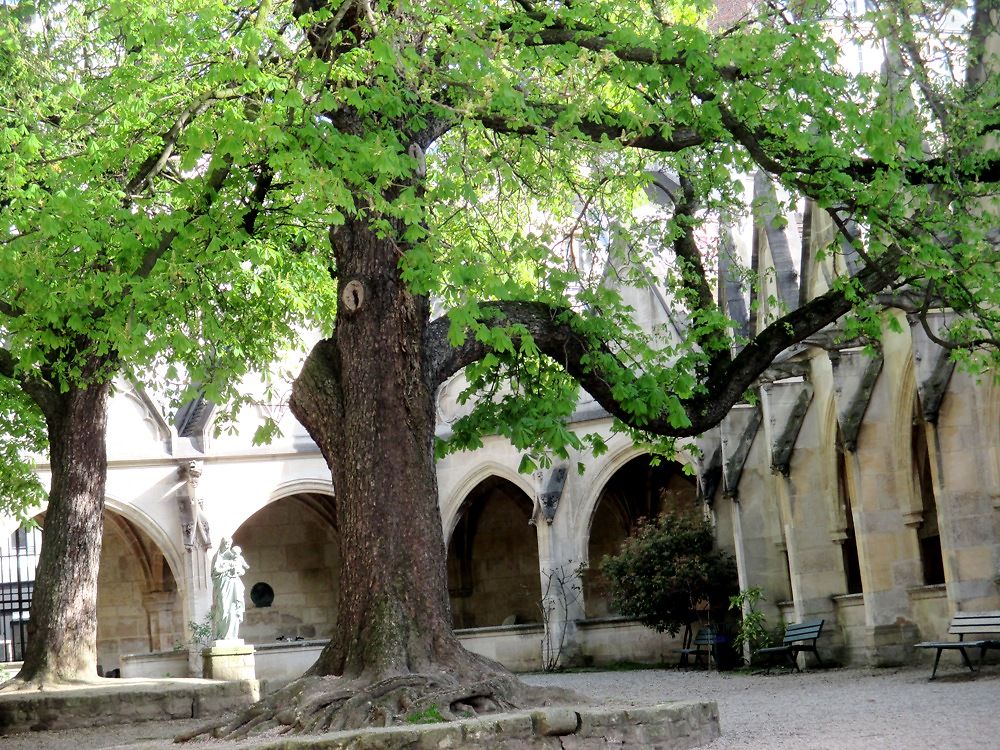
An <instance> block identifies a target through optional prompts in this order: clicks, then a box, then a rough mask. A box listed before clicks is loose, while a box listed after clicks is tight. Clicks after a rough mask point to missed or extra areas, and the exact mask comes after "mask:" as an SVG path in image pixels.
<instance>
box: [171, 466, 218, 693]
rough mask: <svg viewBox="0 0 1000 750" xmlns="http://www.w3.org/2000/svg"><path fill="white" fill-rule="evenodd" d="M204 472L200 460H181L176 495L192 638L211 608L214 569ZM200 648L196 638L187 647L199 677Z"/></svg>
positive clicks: (187, 620)
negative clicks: (202, 487)
mask: <svg viewBox="0 0 1000 750" xmlns="http://www.w3.org/2000/svg"><path fill="white" fill-rule="evenodd" d="M201 473H202V467H201V464H200V462H198V461H182V462H181V463H180V465H179V466H178V468H177V474H178V480H179V484H178V486H177V491H176V498H177V506H178V511H179V515H180V524H181V535H182V538H183V540H184V570H183V572H182V579H183V583H181V582H178V584H179V588H180V590H181V591H182V592H183V600H182V602H181V604H182V607H181V608H182V611H183V612H184V631H185V632H186V633H188V635H189V637H192V638H193V636H194V634H193V633H192V632H191V624H192V623H194V624H196V625H203V624H205V623H206V621H207V620H209V613H210V612H211V610H212V571H211V564H210V560H209V557H208V550H209V548H210V547H211V544H212V542H211V535H210V531H209V527H208V522H207V519H206V517H205V514H204V512H203V511H204V509H203V507H202V505H203V503H202V500H201V499H200V498H199V497H198V496H197V490H198V481H199V480H200V478H201ZM201 649H202V644H199V643H195V642H191V643H190V648H189V649H188V667H189V669H190V670H191V674H192V675H194V676H196V677H197V676H199V675H201V671H202V666H203V660H202V657H201Z"/></svg>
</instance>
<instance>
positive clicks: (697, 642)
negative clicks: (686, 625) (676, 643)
mask: <svg viewBox="0 0 1000 750" xmlns="http://www.w3.org/2000/svg"><path fill="white" fill-rule="evenodd" d="M688 636H689V637H690V631H689V632H688ZM718 640H719V631H718V630H716V628H715V626H714V625H706V626H705V627H703V628H699V629H698V635H696V636H695V637H694V640H691V641H689V642H687V643H685V645H684V648H676V649H674V651H676V652H677V653H679V654H680V655H681V658H680V661H678V662H677V668H678V669H680V668H681V667H687V666H692V665H690V664H689V662H688V657H690V656H694V664H693V666H695V667H697V666H698V665H699V664H701V665H703V666H704V667H705V668H706V669H707V668H708V667H709V666H710V664H711V662H712V658H713V654H714V652H715V644H716V643H718ZM706 657H707V661H702V659H704V658H706Z"/></svg>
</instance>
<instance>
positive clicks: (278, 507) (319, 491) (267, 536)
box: [231, 479, 342, 643]
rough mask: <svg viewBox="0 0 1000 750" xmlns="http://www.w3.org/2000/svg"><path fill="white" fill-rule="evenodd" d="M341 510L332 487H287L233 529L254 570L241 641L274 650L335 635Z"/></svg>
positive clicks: (311, 482) (307, 483) (311, 483)
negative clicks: (282, 643) (283, 643)
mask: <svg viewBox="0 0 1000 750" xmlns="http://www.w3.org/2000/svg"><path fill="white" fill-rule="evenodd" d="M334 502H335V501H334V493H333V487H332V486H331V484H330V482H324V481H322V480H315V479H299V480H294V481H289V482H285V483H283V484H281V485H279V486H278V487H277V488H276V489H275V490H274V491H273V492H272V493H271V494H270V495H269V496H268V498H267V500H266V502H264V503H263V504H262V505H261V506H259V507H255V508H254V509H253V512H252V513H250V514H249V515H247V516H246V517H245V518H243V519H242V520H241V521H240V522H239V523H238V525H236V527H235V528H234V529H233V531H232V534H231V535H232V539H233V542H234V544H235V545H238V546H240V547H242V552H243V556H244V558H245V559H246V561H247V564H248V565H249V570H248V571H247V573H246V575H245V576H244V579H243V580H244V584H245V586H246V617H245V619H244V621H243V625H242V627H241V637H242V638H245V639H246V640H247V641H249V642H251V643H269V642H273V641H275V640H293V639H296V640H302V639H311V638H327V637H329V636H330V635H332V633H333V626H334V623H335V622H336V614H337V606H338V601H339V590H340V589H339V585H340V584H339V582H340V576H339V573H340V570H341V559H342V557H341V540H340V533H339V531H338V528H337V517H336V507H335V504H334Z"/></svg>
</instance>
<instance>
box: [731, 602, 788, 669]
mask: <svg viewBox="0 0 1000 750" xmlns="http://www.w3.org/2000/svg"><path fill="white" fill-rule="evenodd" d="M762 599H764V592H763V591H762V590H761V589H760V588H759V587H757V586H754V587H753V588H749V589H747V590H746V591H741V592H740V593H738V594H737V595H736V596H732V597H730V599H729V608H730V609H731V610H734V611H736V612H739V613H741V615H742V619H741V620H740V627H739V630H737V632H736V637H735V638H733V646H734V648H736V649H740V650H743V651H745V652H746V651H748V652H749V653H750V654H751V655H752V654H753V653H754V651H756V650H757V649H759V648H764V647H765V646H768V645H770V642H771V635H770V633H768V630H767V618H766V617H764V613H763V612H761V611H760V610H758V609H757V602H759V601H761V600H762ZM779 637H780V636H779ZM744 659H746V657H745V656H744ZM748 663H749V662H748Z"/></svg>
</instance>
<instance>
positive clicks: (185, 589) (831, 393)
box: [0, 180, 1000, 673]
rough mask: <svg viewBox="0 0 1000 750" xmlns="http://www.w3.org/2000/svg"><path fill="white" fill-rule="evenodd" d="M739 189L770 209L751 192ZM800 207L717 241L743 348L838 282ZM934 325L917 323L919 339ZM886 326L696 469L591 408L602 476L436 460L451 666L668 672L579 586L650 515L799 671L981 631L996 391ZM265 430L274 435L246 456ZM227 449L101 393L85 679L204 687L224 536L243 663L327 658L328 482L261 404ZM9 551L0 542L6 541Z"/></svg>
mask: <svg viewBox="0 0 1000 750" xmlns="http://www.w3.org/2000/svg"><path fill="white" fill-rule="evenodd" d="M751 183H753V184H752V185H751ZM747 189H748V191H750V190H752V191H753V192H754V193H755V194H758V195H767V186H766V185H762V184H761V182H760V180H757V181H748V184H747ZM804 209H805V210H803V211H801V212H800V213H799V214H798V215H794V214H793V215H790V216H789V217H788V220H787V222H786V223H783V224H781V225H780V228H779V224H778V223H776V222H775V221H774V217H773V216H768V215H758V216H756V217H755V221H748V222H746V226H736V227H732V228H724V229H723V233H724V234H726V235H727V236H728V237H729V240H730V242H729V245H730V246H731V252H732V253H733V254H734V256H739V259H740V260H741V261H742V262H743V263H749V262H750V261H751V259H755V260H756V263H757V270H758V272H759V273H760V275H761V277H762V278H765V279H767V280H768V281H767V285H768V288H767V291H768V296H766V297H762V298H761V299H758V300H756V304H751V300H749V299H746V298H745V297H744V296H741V295H743V294H745V292H740V291H739V287H738V285H737V286H734V285H732V284H721V285H720V287H721V289H722V294H723V296H724V297H726V295H731V296H732V298H731V299H729V298H726V299H724V300H723V301H724V302H725V303H726V305H727V309H729V310H730V311H736V312H737V313H738V314H737V317H738V318H739V317H740V315H742V316H743V317H742V319H740V320H738V321H737V322H738V323H739V324H740V325H743V326H745V327H746V328H747V329H748V330H749V329H752V328H754V327H759V326H761V325H763V324H765V323H766V322H767V321H768V320H769V319H771V318H773V317H774V315H775V314H776V309H777V307H778V306H781V307H782V309H787V308H794V307H795V306H796V305H797V304H798V301H799V300H800V299H804V298H808V297H810V296H815V295H818V294H822V293H823V292H824V291H826V289H828V288H829V285H830V283H831V279H832V278H834V277H835V276H836V275H837V274H840V273H843V272H844V271H845V270H846V269H847V268H848V267H849V266H850V265H851V263H852V262H856V261H855V260H852V257H851V254H850V251H849V250H844V251H843V252H829V253H826V254H822V255H821V254H818V253H817V252H816V248H818V247H827V246H829V245H830V243H831V242H832V241H833V235H832V227H831V222H830V221H829V218H828V217H826V218H824V216H823V214H822V212H820V211H818V210H813V209H812V208H810V207H808V206H806V207H804ZM806 227H808V229H809V232H808V236H809V238H810V241H809V243H807V246H808V247H807V249H808V252H802V251H801V248H802V247H803V242H802V234H803V233H804V229H805V228H806ZM748 236H749V237H753V238H755V239H754V241H753V243H748V242H746V241H745V240H746V238H747V237H748ZM751 244H752V245H753V247H754V250H753V252H752V253H751V250H750V245H751ZM796 248H798V250H797V249H796ZM818 257H819V258H820V259H819V260H817V258H818ZM723 265H724V270H725V264H723ZM779 282H780V283H779ZM619 291H620V292H621V294H622V296H623V297H624V298H625V300H626V301H627V302H628V303H629V304H630V305H631V306H632V308H633V309H634V310H635V314H636V319H637V320H639V321H640V322H641V323H642V324H643V325H644V326H646V327H647V328H648V329H649V330H654V328H655V329H656V330H658V331H673V333H671V334H669V335H671V336H673V335H676V336H680V335H681V331H682V330H683V325H682V321H681V322H677V321H674V319H673V318H672V317H671V315H672V313H671V306H670V304H669V302H668V301H666V300H665V297H664V294H663V293H662V292H661V291H660V290H656V289H632V288H620V290H619ZM740 311H742V312H740ZM748 311H752V312H748ZM947 318H948V313H947V312H936V313H934V314H932V315H931V316H930V318H929V320H928V321H927V325H928V326H930V327H932V328H933V327H934V326H940V325H943V324H946V322H947ZM883 324H884V327H883V331H882V334H881V336H880V337H879V338H878V339H877V340H873V341H866V342H850V341H847V342H845V341H841V340H840V333H839V331H838V330H836V329H835V328H833V329H830V330H827V331H824V332H822V335H818V336H816V337H814V338H813V339H810V341H808V342H806V343H804V344H801V345H798V346H796V347H793V348H792V349H790V350H788V351H786V352H785V353H783V354H782V355H781V357H779V359H778V361H777V362H776V364H775V367H774V368H773V372H771V373H770V377H769V378H767V379H765V381H763V382H762V383H761V385H760V387H759V388H758V389H757V393H756V394H755V398H754V399H753V400H752V403H746V404H739V405H737V406H736V407H734V408H733V409H732V410H731V412H730V413H729V415H728V416H727V417H726V418H725V419H724V420H723V422H722V424H721V425H719V426H718V427H717V428H715V429H713V430H712V431H710V432H709V433H708V434H706V435H703V436H701V437H700V438H699V439H698V440H696V441H694V443H695V444H696V445H697V448H698V450H697V451H694V450H686V449H685V448H684V446H681V449H680V452H679V453H678V455H677V460H676V461H673V462H671V461H664V462H663V463H661V464H660V466H659V467H656V468H652V467H650V465H649V460H648V457H646V456H645V455H644V454H643V452H642V451H641V450H639V449H637V448H636V447H634V446H632V445H631V444H630V443H629V442H628V441H627V440H626V439H625V438H624V437H623V436H621V435H620V434H613V433H612V431H611V420H610V419H609V417H608V415H607V414H606V413H605V412H604V411H603V410H602V409H601V408H600V407H599V405H597V404H596V403H595V402H593V401H592V400H590V399H589V397H587V396H586V394H584V397H583V398H582V399H581V401H580V403H579V404H578V408H577V411H576V414H575V416H574V418H573V422H574V427H575V428H577V429H579V430H581V431H597V432H600V433H602V434H603V435H605V437H606V439H607V445H608V451H607V452H606V453H605V454H603V455H601V456H600V457H597V458H595V457H593V456H589V455H574V456H571V457H570V460H569V461H568V462H566V464H565V465H557V466H554V467H552V468H551V469H546V470H544V471H540V472H537V473H535V474H532V475H521V474H519V473H518V472H517V467H518V465H519V463H520V460H521V456H520V455H519V454H518V452H517V451H516V450H515V449H514V448H513V447H512V446H511V445H510V444H509V443H507V442H506V441H505V440H503V439H501V438H488V439H486V440H485V441H484V445H483V447H482V448H480V449H479V450H477V451H474V452H469V453H462V454H455V455H451V456H449V457H448V458H446V459H444V460H442V461H441V462H440V463H439V465H438V481H439V504H440V509H441V516H442V527H443V531H444V540H445V543H446V544H447V545H448V548H449V563H448V565H449V570H448V575H449V587H450V594H451V601H452V608H453V612H454V615H455V625H456V628H458V629H460V630H461V631H462V632H463V637H464V638H466V640H467V643H468V644H469V646H470V647H471V648H474V649H475V650H477V651H481V652H482V653H487V654H489V655H493V656H495V657H496V658H499V659H500V660H501V661H507V662H509V663H511V664H512V665H515V666H516V667H518V668H537V667H539V666H541V663H542V653H543V647H542V642H543V640H544V641H545V643H546V650H545V653H550V654H551V653H552V649H553V648H556V649H557V650H558V653H559V655H560V658H561V660H562V661H563V662H573V661H576V662H584V663H588V662H589V663H607V662H609V661H614V660H616V659H621V660H639V661H658V660H663V659H671V658H673V655H672V654H671V648H672V647H673V646H675V645H676V644H675V643H674V642H673V641H672V640H671V639H670V638H668V637H665V636H659V635H657V634H653V633H650V632H648V631H641V630H639V629H637V628H636V627H635V626H634V625H629V624H627V623H624V624H623V623H622V622H621V621H620V620H619V619H616V618H614V617H613V615H614V612H613V611H612V609H611V607H610V604H609V601H608V598H607V592H606V588H605V585H604V582H603V580H602V578H601V576H600V571H599V563H600V559H601V558H602V557H603V555H605V554H606V553H608V552H610V551H613V550H614V549H615V547H616V546H617V545H618V544H619V543H620V541H621V540H622V539H623V538H624V536H625V535H626V534H627V533H628V532H629V531H630V530H631V529H632V528H634V524H635V522H636V520H637V519H638V518H640V517H642V516H649V515H655V514H656V513H658V512H660V511H661V510H663V509H665V508H670V509H673V510H683V511H685V512H696V513H705V514H707V515H708V516H709V517H710V518H711V519H712V520H713V522H714V524H715V527H716V530H717V542H718V545H719V546H720V547H722V548H724V549H727V550H729V551H730V552H731V553H732V554H733V555H734V556H735V558H736V561H737V565H738V569H739V580H740V585H741V587H742V588H748V587H751V586H759V587H761V588H762V589H763V590H764V593H765V596H766V600H765V601H764V602H763V608H764V612H765V614H766V615H767V616H768V619H769V621H770V623H771V624H772V625H777V624H778V623H780V621H782V620H785V621H790V620H794V621H798V620H803V619H813V618H824V619H825V620H826V621H827V627H826V629H825V631H824V636H823V638H822V640H821V641H820V644H819V648H820V650H821V652H822V653H823V654H824V655H825V656H827V657H828V658H829V659H831V660H835V661H840V662H843V663H850V664H872V665H891V664H899V663H904V662H909V661H913V660H915V659H918V658H929V654H916V653H915V652H914V649H913V648H912V644H913V643H915V642H917V641H918V640H921V639H935V638H941V637H944V636H945V635H946V628H947V622H948V620H949V618H950V617H951V615H952V614H953V613H954V612H956V611H975V610H985V609H1000V587H998V582H1000V385H998V383H997V381H996V379H995V374H994V373H986V374H985V375H983V376H979V377H977V376H974V375H972V374H969V373H968V372H964V371H962V370H961V369H956V368H955V366H954V365H953V364H952V363H950V362H949V361H948V359H947V357H946V353H945V352H944V351H943V350H941V349H940V348H939V347H938V346H937V345H936V344H934V343H933V342H932V340H931V339H930V338H929V337H928V335H927V333H926V331H925V330H924V328H923V326H922V325H921V324H918V323H915V322H913V321H911V320H910V319H909V318H908V317H907V316H906V315H905V314H904V312H902V311H900V310H889V311H888V312H886V313H885V314H884V315H883ZM663 335H667V334H663ZM289 369H290V370H291V371H294V370H295V365H294V363H291V364H290V366H289ZM247 388H248V389H250V392H259V393H260V394H263V393H264V391H263V389H260V390H259V391H255V390H254V389H255V388H256V386H255V385H254V384H252V383H248V384H247ZM462 389H463V381H462V376H461V375H458V376H456V377H455V378H454V379H453V380H452V381H451V382H449V383H446V384H445V385H444V386H443V387H442V389H441V391H440V393H439V400H438V418H439V432H440V434H442V435H444V434H447V433H448V431H449V430H450V425H451V424H452V423H453V422H454V420H455V419H457V418H458V417H459V416H461V415H462V414H463V413H465V412H466V411H467V410H468V409H469V408H470V407H469V405H468V404H464V405H463V404H460V403H459V400H458V394H459V393H460V392H461V391H462ZM265 416H266V417H270V418H273V419H276V420H277V422H278V424H279V427H280V428H281V436H280V437H279V438H277V439H276V440H275V441H274V442H273V443H272V444H270V445H268V446H264V447H256V446H253V445H252V442H251V436H252V435H253V434H254V431H255V430H256V428H257V427H258V426H259V425H260V423H261V420H262V419H263V418H264V417H265ZM236 428H237V429H236V430H235V431H233V432H225V433H223V434H222V435H221V436H215V435H214V432H215V430H214V421H213V418H212V412H211V407H210V405H209V404H205V403H194V404H189V405H187V406H186V407H185V408H184V409H183V410H182V411H181V412H180V413H178V414H175V415H170V417H169V418H167V417H165V416H164V413H163V410H161V409H160V408H159V407H158V406H157V405H156V404H155V403H154V401H153V400H152V399H151V398H150V396H149V395H148V394H146V393H145V392H143V391H142V390H140V389H138V388H136V387H135V386H133V385H130V384H128V383H121V384H120V387H119V389H118V392H117V394H116V395H115V397H114V399H113V404H112V408H111V420H110V427H109V434H108V449H109V475H108V484H107V495H108V497H107V518H108V523H107V524H106V529H107V531H106V534H105V549H104V557H103V558H102V571H101V577H100V582H99V600H98V619H99V622H98V629H99V636H98V637H99V641H100V644H99V647H100V650H101V663H102V666H103V667H104V668H105V670H110V669H113V668H116V667H117V665H118V664H119V661H120V655H121V654H124V653H133V652H139V653H148V652H161V651H168V650H170V649H171V648H173V647H174V646H178V647H181V648H189V649H190V652H191V658H190V659H189V666H190V669H191V671H192V672H194V673H196V672H197V671H198V669H199V663H200V659H199V650H198V649H199V645H198V644H196V643H194V642H193V640H194V639H193V636H194V635H196V633H193V632H192V627H191V625H192V623H194V624H199V623H203V622H204V621H205V618H206V616H207V614H208V611H209V608H210V605H211V585H210V580H209V575H208V561H209V560H210V559H211V554H212V552H213V550H214V548H215V546H216V545H217V544H218V542H219V540H220V539H221V538H222V537H223V536H231V537H232V538H233V539H235V541H236V543H237V544H239V545H240V546H241V547H242V548H243V552H244V555H245V557H246V559H247V561H248V563H249V565H250V570H249V572H248V574H247V575H246V577H245V583H246V585H247V591H248V599H249V600H250V601H248V610H247V616H246V620H245V622H244V624H243V630H242V635H243V637H244V638H245V639H246V640H247V642H249V643H251V644H254V645H258V646H259V645H264V644H273V643H280V642H288V641H291V642H292V643H293V644H294V643H295V642H297V640H298V639H302V640H306V639H320V640H322V639H325V638H328V637H329V636H330V635H331V633H332V630H333V627H334V623H335V619H336V607H337V593H338V574H337V572H338V569H339V565H340V562H339V561H340V559H341V556H342V555H343V554H344V551H343V550H341V549H340V546H339V537H338V533H337V529H336V521H335V513H334V504H335V502H336V498H334V497H333V490H332V487H331V484H330V479H329V472H328V470H327V467H326V465H325V464H324V462H323V460H322V457H321V456H320V454H319V451H318V449H317V448H316V446H315V445H314V444H313V443H312V441H311V440H310V439H309V437H308V436H307V435H306V433H305V431H304V430H303V429H302V428H301V426H299V425H298V424H297V423H296V421H295V420H294V419H293V418H292V416H291V415H290V414H289V412H288V409H287V404H286V403H284V402H282V401H281V400H280V399H279V400H278V401H277V402H276V403H271V402H270V401H268V400H267V399H266V398H265V397H264V396H263V395H261V397H260V401H259V402H258V403H257V404H256V405H253V406H249V407H246V408H245V409H244V410H243V411H242V412H241V413H240V415H239V417H238V423H237V425H236ZM578 463H579V464H582V465H583V466H584V468H585V471H584V472H583V473H582V474H581V473H579V472H578V471H577V470H576V467H577V464H578ZM40 471H41V474H42V477H43V479H45V480H47V478H48V477H47V470H46V466H45V465H44V464H40ZM40 512H44V508H43V509H40ZM14 529H15V526H14V522H13V521H12V520H10V519H2V520H0V533H2V534H3V535H5V537H9V536H10V535H11V534H12V533H13V532H14ZM412 575H420V571H413V572H412ZM581 576H582V577H581ZM254 591H257V592H258V594H259V595H258V596H256V599H257V601H256V602H255V601H253V599H254V598H255V596H254V593H253V592H254ZM781 603H783V604H781ZM543 612H546V613H548V614H547V615H545V616H543ZM543 621H544V622H543Z"/></svg>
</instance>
